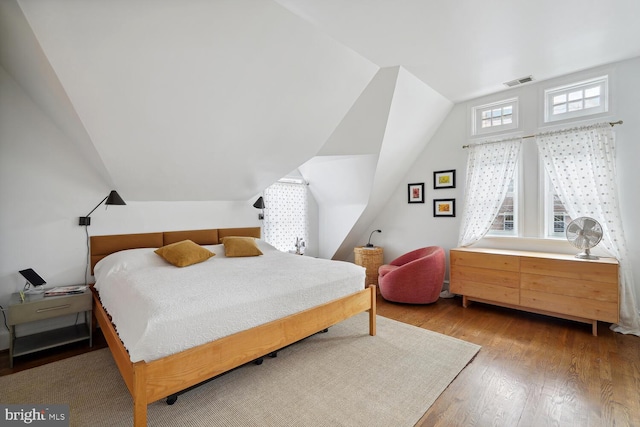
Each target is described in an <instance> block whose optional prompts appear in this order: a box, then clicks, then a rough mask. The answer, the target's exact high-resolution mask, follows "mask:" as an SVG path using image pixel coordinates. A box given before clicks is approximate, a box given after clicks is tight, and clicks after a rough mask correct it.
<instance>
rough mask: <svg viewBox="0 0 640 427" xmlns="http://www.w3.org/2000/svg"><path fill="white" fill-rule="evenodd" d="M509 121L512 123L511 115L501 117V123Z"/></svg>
mask: <svg viewBox="0 0 640 427" xmlns="http://www.w3.org/2000/svg"><path fill="white" fill-rule="evenodd" d="M511 123H513V117H512V116H510V115H509V116H504V117H503V118H502V124H504V125H509V124H511Z"/></svg>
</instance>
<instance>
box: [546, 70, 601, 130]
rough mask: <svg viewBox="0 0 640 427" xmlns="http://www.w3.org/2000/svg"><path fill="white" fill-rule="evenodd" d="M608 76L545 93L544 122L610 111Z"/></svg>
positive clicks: (556, 88) (549, 90) (552, 89)
mask: <svg viewBox="0 0 640 427" xmlns="http://www.w3.org/2000/svg"><path fill="white" fill-rule="evenodd" d="M608 83H609V78H608V76H604V77H598V78H596V79H591V80H584V81H581V82H578V83H574V84H571V85H566V86H560V87H555V88H551V89H547V90H545V91H544V103H545V107H544V121H545V122H554V121H557V120H564V119H573V118H576V117H583V116H590V115H593V114H599V113H605V112H607V111H609V101H608V100H609V84H608Z"/></svg>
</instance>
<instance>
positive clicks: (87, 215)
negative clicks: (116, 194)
mask: <svg viewBox="0 0 640 427" xmlns="http://www.w3.org/2000/svg"><path fill="white" fill-rule="evenodd" d="M107 197H109V195H108V194H107ZM107 197H105V198H104V199H102V201H101V202H100V203H98V204H97V205H96V207H95V208H93V209H91V212H89V213H88V214H86V215H85V217H89V216H91V214H92V213H93V211H95V210H96V209H98V206H100V205H101V204H102V203H104V201H105V200H107Z"/></svg>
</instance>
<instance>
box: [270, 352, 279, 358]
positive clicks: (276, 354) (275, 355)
mask: <svg viewBox="0 0 640 427" xmlns="http://www.w3.org/2000/svg"><path fill="white" fill-rule="evenodd" d="M267 356H269V357H271V358H273V357H278V352H277V351H272V352H271V353H269V354H268V355H267Z"/></svg>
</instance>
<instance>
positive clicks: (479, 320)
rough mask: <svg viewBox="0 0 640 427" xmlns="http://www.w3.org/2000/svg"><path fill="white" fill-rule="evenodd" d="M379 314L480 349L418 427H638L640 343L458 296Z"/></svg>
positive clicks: (387, 306)
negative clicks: (465, 302)
mask: <svg viewBox="0 0 640 427" xmlns="http://www.w3.org/2000/svg"><path fill="white" fill-rule="evenodd" d="M378 302H379V304H378V314H379V315H381V316H385V317H389V318H393V319H396V320H399V321H402V322H405V323H409V324H412V325H415V326H419V327H421V328H425V329H429V330H432V331H435V332H440V333H442V334H445V335H449V336H452V337H456V338H460V339H463V340H465V341H469V342H473V343H475V344H478V345H481V346H482V349H481V350H480V352H479V353H478V355H477V356H476V358H475V359H474V360H473V362H471V363H470V364H469V365H468V366H467V367H466V368H465V369H464V370H463V371H462V372H461V373H460V375H459V376H458V378H456V379H455V381H453V382H452V383H451V384H450V385H449V387H448V388H447V389H446V390H445V391H444V393H443V394H442V395H441V396H440V397H439V398H438V400H437V401H436V402H435V403H434V405H433V406H432V407H431V408H430V409H429V411H428V412H427V413H426V414H425V416H424V417H423V418H422V420H421V421H420V422H419V423H418V424H417V425H418V426H425V427H426V426H429V427H431V426H509V427H515V426H532V427H537V426H562V427H566V426H576V427H578V426H580V427H586V426H589V427H595V426H640V337H637V336H633V335H621V334H617V333H614V332H612V331H611V330H610V329H609V326H610V325H608V324H599V325H598V336H597V337H594V336H593V335H592V334H591V326H590V325H588V324H583V323H576V322H571V321H565V320H562V319H556V318H552V317H547V316H541V315H535V314H529V313H524V312H520V311H515V310H510V309H503V308H500V307H494V306H490V305H484V304H479V303H475V304H473V305H471V306H470V307H469V308H467V309H465V308H462V306H461V300H460V298H453V299H440V300H439V301H438V302H437V303H436V304H433V305H428V306H412V305H400V304H393V303H389V302H385V301H384V300H381V299H380V298H379V300H378Z"/></svg>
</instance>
